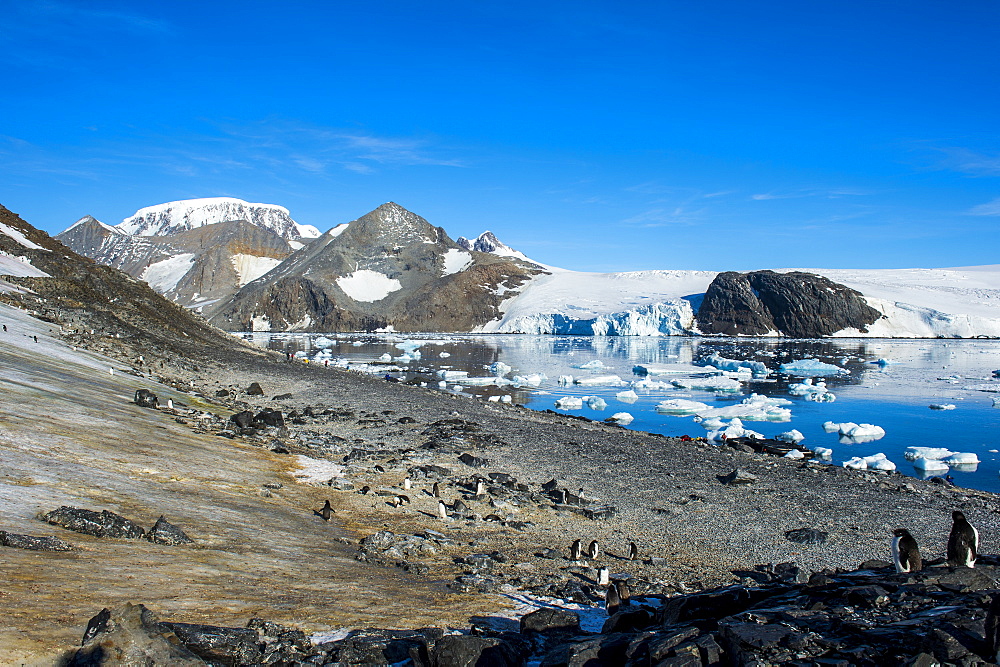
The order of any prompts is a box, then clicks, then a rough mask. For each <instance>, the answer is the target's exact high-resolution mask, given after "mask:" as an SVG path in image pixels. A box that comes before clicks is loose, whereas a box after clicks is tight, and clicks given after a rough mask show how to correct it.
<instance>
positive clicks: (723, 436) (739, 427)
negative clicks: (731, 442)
mask: <svg viewBox="0 0 1000 667" xmlns="http://www.w3.org/2000/svg"><path fill="white" fill-rule="evenodd" d="M705 437H706V438H708V439H709V440H711V441H712V442H722V441H723V440H727V439H729V438H763V437H764V436H763V435H761V434H760V433H757V432H756V431H751V430H750V429H748V428H744V427H743V422H741V421H740V420H739V419H733V420H732V421H731V422H729V424H728V425H727V426H726V427H725V428H722V429H719V430H716V431H709V432H708V433H707V434H705Z"/></svg>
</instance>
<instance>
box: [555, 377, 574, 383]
mask: <svg viewBox="0 0 1000 667" xmlns="http://www.w3.org/2000/svg"><path fill="white" fill-rule="evenodd" d="M556 382H558V383H559V384H567V385H569V384H573V376H572V375H560V376H559V379H558V380H556Z"/></svg>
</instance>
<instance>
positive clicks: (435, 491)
mask: <svg viewBox="0 0 1000 667" xmlns="http://www.w3.org/2000/svg"><path fill="white" fill-rule="evenodd" d="M431 495H432V496H434V497H435V498H440V497H441V484H440V483H439V482H434V486H432V487H431Z"/></svg>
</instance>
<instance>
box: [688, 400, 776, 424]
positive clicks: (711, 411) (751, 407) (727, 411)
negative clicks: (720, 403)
mask: <svg viewBox="0 0 1000 667" xmlns="http://www.w3.org/2000/svg"><path fill="white" fill-rule="evenodd" d="M698 415H699V416H701V417H722V418H725V419H732V418H739V419H744V420H746V421H756V422H765V421H767V422H786V421H790V420H791V418H792V411H791V410H789V409H788V408H781V407H778V406H776V405H769V404H767V403H746V402H744V403H737V404H736V405H727V406H725V407H722V408H711V407H706V408H705V409H704V410H699V411H698Z"/></svg>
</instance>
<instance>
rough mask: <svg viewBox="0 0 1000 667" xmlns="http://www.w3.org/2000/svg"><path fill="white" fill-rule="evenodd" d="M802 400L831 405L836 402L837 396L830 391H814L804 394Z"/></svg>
mask: <svg viewBox="0 0 1000 667" xmlns="http://www.w3.org/2000/svg"><path fill="white" fill-rule="evenodd" d="M804 398H805V399H806V400H807V401H815V402H816V403H833V402H834V401H835V400H837V396H836V395H835V394H834V393H833V392H832V391H816V392H812V393H809V394H806V395H805V396H804Z"/></svg>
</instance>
